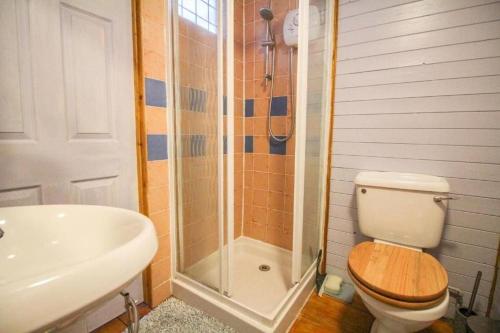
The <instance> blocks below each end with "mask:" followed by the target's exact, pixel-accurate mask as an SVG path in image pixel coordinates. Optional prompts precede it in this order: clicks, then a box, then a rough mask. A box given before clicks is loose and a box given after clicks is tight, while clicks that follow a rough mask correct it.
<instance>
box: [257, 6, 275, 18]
mask: <svg viewBox="0 0 500 333" xmlns="http://www.w3.org/2000/svg"><path fill="white" fill-rule="evenodd" d="M259 14H260V16H261V17H262V18H263V19H264V20H266V21H271V20H272V19H273V18H274V14H273V11H272V10H271V8H268V7H262V8H261V9H259Z"/></svg>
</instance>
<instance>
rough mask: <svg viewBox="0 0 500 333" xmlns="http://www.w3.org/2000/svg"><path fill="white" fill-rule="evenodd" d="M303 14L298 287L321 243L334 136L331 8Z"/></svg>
mask: <svg viewBox="0 0 500 333" xmlns="http://www.w3.org/2000/svg"><path fill="white" fill-rule="evenodd" d="M299 11H300V22H299V29H300V30H299V78H298V81H299V83H298V88H297V92H298V95H297V100H298V103H297V104H298V108H299V109H298V113H297V124H298V126H297V148H296V166H297V172H296V178H295V179H296V192H295V198H296V199H295V203H294V205H295V211H294V214H295V220H294V226H295V229H294V235H295V234H297V237H294V267H293V278H294V281H295V282H297V281H299V280H300V278H301V277H302V276H303V275H304V274H305V273H306V271H307V270H308V269H309V268H310V267H311V265H312V264H313V263H314V261H315V260H316V258H317V257H318V253H319V249H320V248H321V247H320V246H321V243H322V239H321V237H320V235H321V234H322V230H321V229H322V225H323V221H324V219H325V216H324V212H325V204H326V202H325V191H326V190H327V189H326V167H327V159H328V138H329V130H330V129H329V127H330V107H331V106H330V101H331V64H332V49H333V45H332V44H333V38H332V36H333V18H334V17H333V2H332V1H328V0H301V1H300V5H299Z"/></svg>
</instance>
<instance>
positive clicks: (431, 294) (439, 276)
mask: <svg viewBox="0 0 500 333" xmlns="http://www.w3.org/2000/svg"><path fill="white" fill-rule="evenodd" d="M348 266H349V269H350V272H351V273H352V274H353V275H354V276H355V278H356V279H357V280H358V281H359V282H361V283H362V284H363V285H365V286H366V287H368V288H370V289H371V290H373V291H375V292H377V293H379V294H381V295H384V296H386V297H389V298H394V299H397V300H401V301H405V302H426V301H432V300H435V299H437V298H439V297H441V296H442V295H443V294H444V293H445V292H446V290H447V287H448V274H447V273H446V270H445V269H444V268H443V266H442V265H441V264H440V263H439V262H438V261H437V260H436V259H435V258H434V257H432V256H431V255H429V254H427V253H423V252H419V251H415V250H411V249H407V248H403V247H399V246H394V245H387V244H380V243H374V242H363V243H360V244H358V245H356V246H355V247H354V248H353V249H352V250H351V253H350V254H349V259H348Z"/></svg>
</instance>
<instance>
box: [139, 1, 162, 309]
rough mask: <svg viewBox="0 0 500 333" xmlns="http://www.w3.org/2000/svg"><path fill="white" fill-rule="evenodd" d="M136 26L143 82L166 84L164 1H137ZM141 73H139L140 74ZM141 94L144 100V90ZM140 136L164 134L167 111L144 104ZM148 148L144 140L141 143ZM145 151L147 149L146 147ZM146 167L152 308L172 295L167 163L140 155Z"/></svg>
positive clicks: (144, 179) (149, 298)
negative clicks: (152, 236) (154, 244)
mask: <svg viewBox="0 0 500 333" xmlns="http://www.w3.org/2000/svg"><path fill="white" fill-rule="evenodd" d="M135 4H136V8H138V10H137V17H136V20H137V21H136V23H137V26H138V29H139V33H140V34H139V35H138V36H137V38H138V40H139V41H138V42H139V45H140V47H139V49H138V51H139V52H140V55H139V57H138V59H136V61H137V60H142V61H141V62H140V63H137V65H138V66H139V67H142V74H143V78H140V79H142V80H143V82H144V80H145V79H146V78H149V79H155V80H161V81H165V44H164V41H165V35H164V34H165V6H164V1H163V0H147V1H146V0H136V2H135ZM139 73H140V71H139ZM139 93H140V94H142V99H141V100H142V101H144V96H145V91H141V92H139ZM142 107H143V110H144V111H143V112H144V115H143V120H144V121H143V123H139V124H138V126H143V133H145V134H146V135H166V134H167V122H166V112H167V108H165V107H157V106H148V105H146V104H145V103H144V104H143V106H142ZM143 141H144V142H143V144H144V145H147V140H145V139H144V140H143ZM146 151H147V147H146ZM142 160H143V161H146V162H145V163H146V165H145V167H144V168H143V170H142V172H143V177H142V178H143V182H144V183H143V186H144V187H145V193H146V200H145V202H146V207H144V209H145V212H144V213H146V214H147V215H148V216H149V217H150V219H151V220H152V221H153V223H154V226H155V228H156V233H157V236H158V245H159V248H158V252H157V253H156V255H155V257H154V258H153V261H152V263H151V265H150V266H149V267H148V269H147V270H146V274H145V278H146V279H145V280H146V281H145V283H146V285H147V286H148V288H147V289H146V291H147V294H146V297H145V299H146V301H147V302H148V303H149V305H151V306H153V307H155V306H157V305H158V304H159V303H161V302H162V301H163V300H165V299H166V298H167V297H169V296H170V295H171V287H170V277H171V272H170V253H171V251H170V230H169V206H168V197H169V184H168V161H167V160H166V159H163V160H151V161H148V158H147V156H143V158H142Z"/></svg>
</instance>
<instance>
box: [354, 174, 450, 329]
mask: <svg viewBox="0 0 500 333" xmlns="http://www.w3.org/2000/svg"><path fill="white" fill-rule="evenodd" d="M354 183H355V185H356V202H357V214H358V224H359V230H360V231H361V233H362V234H364V235H366V236H369V237H371V238H372V239H373V241H368V242H363V243H360V244H358V245H356V246H355V247H354V248H353V249H352V250H351V252H350V254H349V258H348V267H347V272H348V274H349V276H350V277H351V280H352V281H353V283H354V287H355V289H356V291H357V293H358V294H359V296H360V297H361V299H362V301H363V303H364V304H365V305H366V307H367V309H368V310H369V311H370V313H371V314H372V315H373V316H374V317H375V321H374V323H373V325H372V328H371V332H372V333H392V332H394V333H396V332H398V333H406V332H417V331H419V330H422V329H424V328H426V327H428V326H430V325H431V324H432V323H433V322H434V321H436V320H438V319H439V318H441V317H442V316H444V315H445V314H446V312H447V310H448V305H449V294H448V275H447V273H446V270H445V269H444V267H443V266H442V265H441V264H440V263H439V262H438V261H437V260H436V259H435V258H434V257H432V256H431V255H429V254H427V253H425V252H423V250H422V249H426V248H433V247H436V246H438V245H439V242H440V240H441V235H442V231H443V226H444V220H445V216H446V211H447V207H448V199H450V198H449V196H448V192H449V185H448V183H447V181H446V180H445V179H444V178H441V177H435V176H428V175H420V174H408V173H395V172H361V173H359V174H358V175H357V176H356V178H355V181H354Z"/></svg>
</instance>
